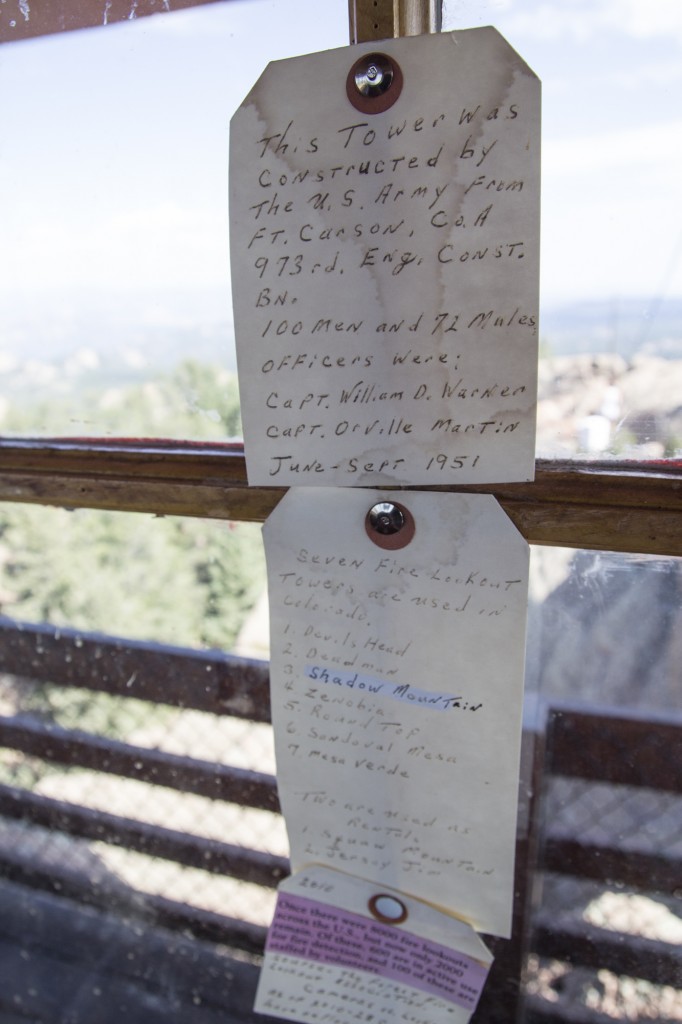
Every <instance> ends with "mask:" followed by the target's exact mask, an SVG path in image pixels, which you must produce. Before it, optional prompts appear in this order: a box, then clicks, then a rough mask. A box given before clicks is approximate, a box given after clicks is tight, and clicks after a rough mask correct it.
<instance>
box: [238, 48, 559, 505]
mask: <svg viewBox="0 0 682 1024" xmlns="http://www.w3.org/2000/svg"><path fill="white" fill-rule="evenodd" d="M377 46H379V49H380V50H381V53H382V54H384V55H385V56H387V57H388V58H390V59H391V60H392V61H394V62H395V63H396V64H397V66H398V67H399V68H400V71H401V74H402V90H401V91H400V94H399V96H398V98H397V99H396V101H395V103H393V105H391V106H390V108H389V109H387V110H385V111H383V112H379V113H364V112H361V111H358V110H357V109H355V107H354V106H353V105H352V103H351V102H350V100H349V98H348V94H347V91H346V80H347V77H348V74H349V70H350V69H351V68H352V67H353V65H354V63H355V62H356V61H357V60H358V57H359V56H362V55H363V54H371V53H372V51H373V50H375V49H376V48H377ZM539 102H540V87H539V82H538V80H537V78H536V77H535V75H534V74H533V73H532V72H531V71H530V69H529V68H528V67H527V65H526V64H525V63H524V62H523V61H522V60H521V59H520V58H519V56H518V55H517V54H516V53H515V52H514V50H512V48H511V47H510V46H509V45H508V44H507V43H506V42H505V40H504V39H503V38H502V37H501V36H500V35H499V34H498V33H497V31H496V30H495V29H493V28H479V29H471V30H468V31H463V32H453V33H446V34H442V35H425V36H419V37H413V38H410V39H396V40H388V41H384V42H382V43H381V44H376V43H372V44H362V45H360V46H354V47H352V48H345V49H340V50H334V51H329V52H326V53H318V54H312V55H310V56H306V57H297V58H294V59H291V60H286V61H279V62H275V63H273V64H271V65H269V66H268V68H267V69H266V71H265V72H264V74H263V75H262V76H261V78H260V80H259V81H258V83H257V84H256V86H255V87H254V88H253V89H252V91H251V92H250V93H249V95H248V97H247V98H246V100H245V101H244V103H243V105H242V106H241V107H240V109H239V110H238V111H237V113H236V114H235V116H234V118H233V120H232V128H231V156H230V193H231V212H230V223H231V263H232V278H233V302H234V316H235V332H236V341H237V357H238V365H239V377H240V389H241V406H242V418H243V426H244V438H245V446H246V458H247V470H248V476H249V482H250V483H252V484H260V485H266V484H276V485H284V486H306V487H307V486H311V485H326V486H329V485H332V484H333V485H337V486H338V485H341V486H368V485H369V486H376V485H386V484H453V483H472V482H483V481H485V482H501V481H508V480H526V479H532V476H533V472H534V446H535V402H536V385H537V343H538V273H539V256H538V249H539V143H540V139H539V134H540V110H539Z"/></svg>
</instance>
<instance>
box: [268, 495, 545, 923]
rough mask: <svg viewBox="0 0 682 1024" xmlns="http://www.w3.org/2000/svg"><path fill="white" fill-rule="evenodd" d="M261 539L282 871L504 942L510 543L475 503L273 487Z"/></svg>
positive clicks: (513, 761)
mask: <svg viewBox="0 0 682 1024" xmlns="http://www.w3.org/2000/svg"><path fill="white" fill-rule="evenodd" d="M264 537H265V544H266V557H267V562H268V580H269V595H270V618H271V688H272V715H273V724H274V728H275V743H276V753H277V772H278V784H279V793H280V801H281V805H282V810H283V813H284V816H285V819H286V823H287V829H288V831H289V837H290V843H291V857H292V868H293V869H294V870H299V869H300V868H302V867H304V866H306V865H310V864H322V865H326V866H329V867H333V868H337V869H339V870H342V871H346V872H348V873H349V874H352V875H355V876H357V877H360V878H364V879H367V880H369V881H372V882H381V883H383V884H384V885H388V886H391V887H392V888H394V889H396V890H399V891H402V892H405V893H408V894H411V895H413V896H415V897H417V898H419V899H423V900H427V901H430V902H432V903H435V904H437V905H439V906H441V907H443V908H444V909H446V910H448V911H450V912H451V913H455V914H457V915H459V916H461V917H463V918H464V919H465V920H467V921H468V922H470V923H471V924H472V925H473V926H474V927H475V928H476V929H478V930H481V931H485V932H490V933H493V934H497V935H502V936H508V935H509V933H510V929H511V908H512V897H513V869H514V846H515V835H516V810H517V788H518V764H519V751H520V738H521V713H522V696H523V666H524V647H525V621H526V599H527V578H528V545H527V544H526V542H525V541H524V540H523V538H522V537H521V535H520V534H519V533H518V532H517V530H516V529H515V527H514V526H513V525H512V523H511V521H510V520H509V519H508V517H507V516H506V515H505V513H504V512H503V511H502V509H501V508H500V507H499V505H498V504H497V502H496V501H495V499H494V498H493V497H492V496H489V495H461V494H460V495H458V494H438V493H420V492H412V493H409V494H401V495H399V500H398V498H396V496H395V495H393V494H391V492H384V491H371V490H348V489H342V488H315V489H306V490H302V489H292V490H290V491H289V492H288V493H287V494H286V496H285V497H284V498H283V500H282V501H281V502H280V504H279V505H278V507H277V508H276V510H275V511H274V512H273V514H272V515H271V516H270V518H269V519H268V521H267V523H266V525H265V527H264Z"/></svg>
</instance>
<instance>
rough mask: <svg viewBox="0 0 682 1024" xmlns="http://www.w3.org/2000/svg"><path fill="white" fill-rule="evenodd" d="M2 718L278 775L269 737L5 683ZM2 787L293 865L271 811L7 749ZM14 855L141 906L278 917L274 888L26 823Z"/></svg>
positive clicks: (224, 721) (261, 728)
mask: <svg viewBox="0 0 682 1024" xmlns="http://www.w3.org/2000/svg"><path fill="white" fill-rule="evenodd" d="M0 712H2V713H3V714H12V715H20V717H21V719H22V721H23V722H29V723H30V722H31V721H34V722H45V721H46V720H47V721H50V722H56V723H57V724H59V725H60V726H62V727H64V728H69V729H71V728H78V729H79V730H83V729H87V731H88V733H90V734H91V735H100V736H104V735H106V737H107V738H108V739H114V740H121V741H125V742H126V743H127V744H133V745H134V746H135V747H137V748H139V750H140V752H141V754H143V753H144V751H146V750H149V751H164V752H167V753H171V754H176V755H182V756H183V757H186V758H192V759H196V760H199V761H201V762H202V763H204V764H206V763H207V762H212V763H215V764H220V765H231V766H234V767H237V768H242V769H248V770H251V771H255V772H258V773H266V774H272V773H274V750H273V738H272V729H271V727H270V726H268V725H263V724H258V723H253V722H248V721H244V720H239V719H234V718H230V717H227V716H220V715H213V714H208V713H205V712H200V711H193V710H186V709H182V710H181V709H176V708H170V707H163V706H150V705H149V704H148V703H146V702H143V701H137V700H134V699H129V698H121V697H113V696H110V695H108V694H92V693H89V692H86V691H83V690H77V689H75V688H69V687H67V688H63V687H55V686H49V685H48V686H45V685H43V684H40V683H37V682H35V681H32V680H22V679H17V678H16V677H10V676H2V677H0ZM0 782H1V783H5V784H7V785H11V786H21V787H25V788H26V789H27V790H29V791H30V792H32V793H34V794H37V795H39V796H42V797H48V798H50V799H52V800H57V801H63V802H66V803H68V804H69V805H73V806H76V807H79V808H87V809H90V810H93V811H96V812H103V813H104V814H107V815H115V816H118V817H120V818H123V819H125V820H126V821H131V820H132V821H133V822H140V823H145V824H148V825H151V826H158V827H160V828H163V829H165V830H171V831H172V832H174V833H181V834H182V835H184V836H188V837H197V839H199V840H215V841H216V842H219V843H226V844H230V845H234V846H237V847H242V848H245V849H248V850H256V851H261V852H263V853H268V854H274V855H278V856H282V857H286V855H287V853H288V844H287V837H286V831H285V828H284V822H283V819H282V818H281V816H280V815H279V814H276V813H272V812H270V811H267V810H261V809H257V808H252V807H244V806H241V805H239V804H237V803H230V802H227V801H225V800H217V799H210V798H209V797H206V796H201V795H197V794H196V793H191V792H181V791H177V790H175V789H171V788H166V787H162V786H158V785H153V784H150V783H149V782H146V781H140V780H138V779H135V778H121V777H118V776H117V775H114V774H105V773H103V772H99V771H96V770H89V769H84V768H74V767H69V766H64V765H55V764H53V763H50V762H49V761H47V760H43V759H41V758H37V757H31V756H26V755H25V754H23V753H21V752H19V751H15V750H11V749H3V750H0ZM178 785H181V780H178ZM17 852H18V853H20V854H21V856H22V857H23V858H24V859H26V860H28V861H31V862H32V863H34V864H36V865H39V866H40V867H41V868H42V869H43V870H45V871H50V870H53V869H56V868H62V867H63V866H64V865H68V866H69V869H70V870H71V871H72V872H77V873H79V874H80V875H81V876H82V878H83V881H84V882H86V883H87V884H89V885H91V886H92V887H95V888H96V887H98V886H99V887H100V888H101V887H102V886H104V885H109V886H113V889H114V892H115V891H116V890H117V889H120V887H121V886H125V887H128V888H129V889H130V890H131V891H133V892H134V893H137V894H140V895H142V894H153V895H156V896H160V897H163V898H166V899H170V900H175V901H178V902H181V903H183V904H188V905H191V906H194V907H197V908H201V909H203V910H206V911H210V912H214V913H218V914H223V915H226V916H228V917H234V918H237V919H240V920H244V921H249V922H253V923H256V924H263V925H264V924H267V923H269V920H270V918H271V915H272V909H273V903H274V891H273V890H271V889H269V888H264V887H262V886H260V885H254V884H250V883H247V882H242V881H239V880H237V879H234V878H228V877H225V876H223V875H221V874H220V873H216V872H215V871H211V870H201V869H200V868H197V867H194V866H186V865H182V864H179V863H174V862H173V861H172V860H170V859H165V858H161V857H154V856H148V855H146V854H145V853H140V852H136V851H133V850H129V849H126V848H125V847H124V846H119V845H116V844H112V843H108V842H107V843H105V842H98V841H97V840H95V839H91V840H87V841H86V840H84V839H79V838H77V837H74V836H68V835H64V834H61V833H60V832H58V831H55V830H47V829H45V828H41V827H36V826H35V825H32V824H26V823H24V822H8V823H5V826H4V827H3V830H2V832H0V853H4V854H10V853H12V854H17ZM209 855H210V849H209V850H207V856H209ZM207 867H208V868H210V865H207Z"/></svg>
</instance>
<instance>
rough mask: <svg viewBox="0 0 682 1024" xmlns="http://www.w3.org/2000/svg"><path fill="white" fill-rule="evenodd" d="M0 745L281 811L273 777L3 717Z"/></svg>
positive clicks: (185, 791) (54, 759) (179, 789)
mask: <svg viewBox="0 0 682 1024" xmlns="http://www.w3.org/2000/svg"><path fill="white" fill-rule="evenodd" d="M0 746H4V747H9V748H10V749H12V750H18V751H21V752H22V753H24V754H30V755H32V756H34V757H41V758H44V759H45V760H48V761H51V762H53V763H56V764H64V765H69V767H79V768H90V769H92V770H93V771H98V772H106V773H108V774H109V775H118V776H123V777H125V778H128V779H138V780H140V781H143V782H150V783H153V784H154V785H157V786H166V787H168V788H170V789H175V790H178V791H179V792H182V793H195V794H197V795H199V796H206V797H209V798H211V799H213V800H226V801H228V802H230V803H236V804H239V805H240V806H246V807H255V808H258V809H260V810H266V811H272V812H275V813H277V812H278V811H279V801H278V799H277V786H276V783H275V779H274V778H273V777H272V776H271V775H265V774H263V773H261V772H253V771H246V770H245V769H242V768H233V767H231V766H229V765H223V764H215V763H214V762H211V761H199V760H196V759H193V758H189V757H179V756H178V755H176V754H167V753H165V752H164V751H161V750H149V749H146V748H143V747H135V746H131V745H130V744H127V743H119V742H117V741H115V740H110V739H106V738H102V737H99V736H90V735H88V734H86V733H79V732H75V731H73V730H67V729H61V728H59V727H58V726H55V725H45V724H43V723H42V722H35V721H33V720H29V719H26V718H13V719H12V718H1V717H0Z"/></svg>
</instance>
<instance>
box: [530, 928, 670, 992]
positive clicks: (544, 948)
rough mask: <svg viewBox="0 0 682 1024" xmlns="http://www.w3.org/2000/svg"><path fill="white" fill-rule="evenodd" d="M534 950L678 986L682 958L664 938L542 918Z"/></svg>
mask: <svg viewBox="0 0 682 1024" xmlns="http://www.w3.org/2000/svg"><path fill="white" fill-rule="evenodd" d="M533 951H534V952H535V953H537V954H539V955H540V956H545V957H551V958H552V959H554V960H562V961H564V962H565V963H570V964H574V965H575V966H579V967H591V968H593V969H594V970H602V969H604V968H605V969H606V970H609V971H611V972H612V973H613V974H619V975H625V976H626V977H629V978H644V979H646V980H647V981H650V982H652V983H653V984H655V985H672V986H673V987H677V986H679V983H680V970H681V969H682V961H681V959H680V954H679V952H678V951H677V950H676V949H675V948H674V947H671V946H670V945H668V944H667V943H665V942H656V941H654V940H653V939H643V938H641V937H639V936H634V935H629V936H628V937H627V940H626V941H624V939H623V936H622V935H621V934H619V933H617V932H611V933H609V932H607V931H606V930H605V929H603V928H595V927H594V926H592V925H588V924H587V923H586V922H584V921H581V922H580V923H579V924H576V925H574V926H573V927H565V926H557V925H556V923H554V922H551V921H547V920H546V919H541V920H540V921H539V922H538V924H537V925H536V927H535V930H534V935H533Z"/></svg>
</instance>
